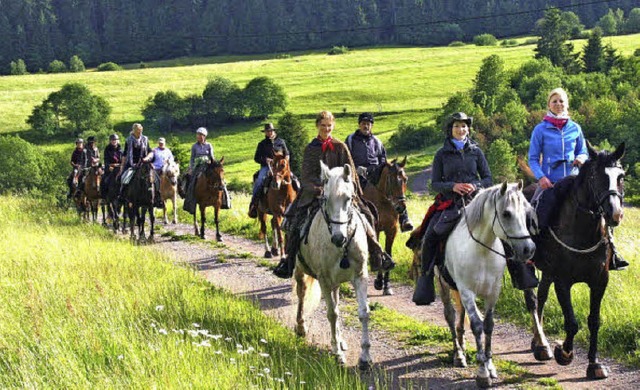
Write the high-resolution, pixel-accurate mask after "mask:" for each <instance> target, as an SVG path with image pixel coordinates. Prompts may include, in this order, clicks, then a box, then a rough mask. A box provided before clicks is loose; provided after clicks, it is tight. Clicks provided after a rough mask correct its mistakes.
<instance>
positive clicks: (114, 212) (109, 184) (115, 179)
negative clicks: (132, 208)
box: [102, 165, 127, 233]
mask: <svg viewBox="0 0 640 390" xmlns="http://www.w3.org/2000/svg"><path fill="white" fill-rule="evenodd" d="M118 167H119V165H118V166H116V167H114V171H113V172H110V173H109V176H107V177H105V180H104V182H103V193H102V199H104V203H106V205H107V214H108V215H109V218H111V221H112V224H113V225H112V226H113V231H114V232H116V233H117V232H118V230H119V229H120V216H121V215H122V233H125V231H126V221H127V212H126V209H124V210H123V212H122V213H121V212H120V209H122V208H123V207H125V204H126V201H125V200H124V198H122V197H120V186H121V181H120V179H121V176H120V175H118V174H117V172H116V171H115V170H117V169H119V168H118Z"/></svg>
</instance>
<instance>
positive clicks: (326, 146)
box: [318, 136, 334, 153]
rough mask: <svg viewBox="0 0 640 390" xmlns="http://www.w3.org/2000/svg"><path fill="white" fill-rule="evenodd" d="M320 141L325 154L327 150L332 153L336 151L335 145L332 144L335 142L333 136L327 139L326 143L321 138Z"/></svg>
mask: <svg viewBox="0 0 640 390" xmlns="http://www.w3.org/2000/svg"><path fill="white" fill-rule="evenodd" d="M318 139H319V140H320V142H322V152H323V153H324V152H326V151H327V149H329V150H332V151H333V150H334V146H333V143H332V142H331V141H332V140H333V138H331V136H329V137H327V139H326V140H324V141H323V140H322V138H320V137H319V136H318Z"/></svg>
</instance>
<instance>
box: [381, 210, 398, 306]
mask: <svg viewBox="0 0 640 390" xmlns="http://www.w3.org/2000/svg"><path fill="white" fill-rule="evenodd" d="M397 220H398V219H397V218H396V219H395V220H394V225H393V226H392V227H391V229H388V230H385V237H386V238H385V243H384V246H385V248H384V250H385V252H387V253H388V254H389V255H391V254H392V251H393V243H394V241H395V240H396V234H398V229H397V223H395V221H397ZM382 282H383V283H382V295H393V289H392V288H391V287H389V271H387V272H385V273H384V278H383V280H382Z"/></svg>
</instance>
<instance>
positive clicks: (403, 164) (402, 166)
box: [398, 156, 407, 168]
mask: <svg viewBox="0 0 640 390" xmlns="http://www.w3.org/2000/svg"><path fill="white" fill-rule="evenodd" d="M406 164H407V156H404V158H403V159H402V162H400V163H398V166H399V167H400V168H404V166H405V165H406Z"/></svg>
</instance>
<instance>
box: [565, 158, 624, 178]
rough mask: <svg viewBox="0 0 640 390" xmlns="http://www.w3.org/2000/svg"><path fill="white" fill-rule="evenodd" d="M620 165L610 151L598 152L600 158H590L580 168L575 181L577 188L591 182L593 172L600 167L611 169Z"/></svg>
mask: <svg viewBox="0 0 640 390" xmlns="http://www.w3.org/2000/svg"><path fill="white" fill-rule="evenodd" d="M619 165H620V163H619V162H618V160H616V159H615V157H614V156H613V153H612V152H609V151H608V150H601V151H599V152H598V157H597V158H596V159H595V160H594V159H592V158H590V159H588V160H587V161H585V163H584V164H583V165H582V167H581V168H580V172H579V173H578V176H577V177H576V179H575V184H576V186H577V187H580V186H581V185H582V184H583V183H584V182H586V181H587V180H589V177H590V175H591V174H592V172H593V171H594V170H596V169H598V167H601V166H603V167H604V168H609V167H616V166H619ZM568 177H571V176H568Z"/></svg>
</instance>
